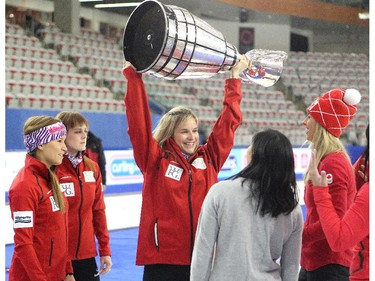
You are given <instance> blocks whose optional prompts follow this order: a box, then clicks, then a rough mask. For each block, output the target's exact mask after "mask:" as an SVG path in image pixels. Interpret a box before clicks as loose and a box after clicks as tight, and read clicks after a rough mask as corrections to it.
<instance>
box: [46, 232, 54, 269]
mask: <svg viewBox="0 0 375 281" xmlns="http://www.w3.org/2000/svg"><path fill="white" fill-rule="evenodd" d="M54 240H55V238H53V237H52V238H51V244H50V247H51V248H50V250H49V261H48V265H49V266H51V265H52V256H53V244H54Z"/></svg>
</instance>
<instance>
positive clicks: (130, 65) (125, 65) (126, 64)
mask: <svg viewBox="0 0 375 281" xmlns="http://www.w3.org/2000/svg"><path fill="white" fill-rule="evenodd" d="M128 67H132V68H133V69H134V70H135V67H134V66H133V65H132V64H131V62H130V61H124V62H123V63H122V69H123V70H124V69H126V68H128Z"/></svg>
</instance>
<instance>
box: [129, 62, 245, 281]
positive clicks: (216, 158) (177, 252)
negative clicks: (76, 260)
mask: <svg viewBox="0 0 375 281" xmlns="http://www.w3.org/2000/svg"><path fill="white" fill-rule="evenodd" d="M248 64H249V61H248V60H247V58H246V57H242V58H241V59H240V61H239V63H237V65H235V66H234V67H233V70H232V78H230V79H227V80H226V82H225V94H224V98H223V109H222V112H221V114H220V116H219V118H218V119H217V121H216V123H215V125H214V127H213V129H212V133H211V134H210V136H209V137H208V139H207V142H206V143H205V144H204V145H200V142H199V133H198V130H199V127H198V126H199V125H198V118H197V117H196V115H195V114H194V113H193V112H192V111H191V110H190V109H189V108H187V107H185V106H177V107H175V108H172V109H171V110H170V111H169V112H167V113H166V114H165V115H164V116H163V117H162V118H161V120H160V122H159V123H158V125H157V127H156V128H155V131H154V134H153V133H152V124H151V113H150V109H149V106H148V99H147V95H146V90H145V86H144V84H143V81H142V76H141V74H139V73H136V71H135V70H134V68H133V66H132V65H131V64H130V63H129V62H125V64H124V69H123V74H124V76H125V77H126V78H127V80H128V89H127V93H126V95H125V98H124V101H125V105H126V117H127V119H128V125H129V128H128V133H129V136H130V140H131V142H132V145H133V150H134V158H135V161H136V163H137V165H138V167H139V168H140V170H141V171H142V173H143V177H144V183H143V189H142V200H143V203H142V210H141V220H140V226H139V236H138V248H137V258H136V264H137V265H144V275H143V280H144V281H158V280H160V281H169V280H171V281H189V279H190V263H191V256H192V252H193V246H194V239H195V231H196V227H197V222H198V216H199V212H200V208H201V205H202V202H203V200H204V198H205V196H206V194H207V192H208V190H209V188H210V187H211V186H212V185H213V184H214V183H216V182H217V180H218V174H219V172H220V169H221V168H222V166H223V165H224V162H225V161H226V159H227V157H228V155H229V153H230V151H231V149H232V147H233V140H234V133H235V131H236V129H237V127H238V126H239V125H240V123H241V121H242V113H241V110H240V101H241V98H242V92H241V79H239V74H240V73H241V72H242V71H243V70H244V69H245V68H246V67H247V65H248Z"/></svg>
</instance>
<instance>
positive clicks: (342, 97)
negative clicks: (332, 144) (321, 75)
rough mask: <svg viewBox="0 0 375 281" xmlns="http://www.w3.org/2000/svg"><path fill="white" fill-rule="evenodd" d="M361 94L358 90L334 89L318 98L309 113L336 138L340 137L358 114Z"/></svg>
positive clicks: (310, 107)
mask: <svg viewBox="0 0 375 281" xmlns="http://www.w3.org/2000/svg"><path fill="white" fill-rule="evenodd" d="M360 100H361V94H360V93H359V92H358V91H357V90H356V89H346V90H345V89H332V90H330V91H328V92H327V93H325V94H324V95H322V96H321V97H319V98H317V99H316V100H315V101H314V102H313V103H312V104H311V105H310V106H309V107H308V108H307V109H306V111H307V113H308V114H310V116H311V117H312V118H314V119H315V121H317V122H318V123H319V124H320V125H322V126H323V127H324V128H326V130H327V131H328V132H330V133H331V134H332V135H334V136H335V137H337V138H338V137H340V135H341V133H342V132H343V131H344V129H345V128H346V126H347V125H348V124H349V121H350V120H352V119H353V118H354V116H355V114H356V112H357V106H356V105H357V104H358V103H359V102H360Z"/></svg>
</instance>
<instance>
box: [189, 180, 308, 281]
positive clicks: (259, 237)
mask: <svg viewBox="0 0 375 281" xmlns="http://www.w3.org/2000/svg"><path fill="white" fill-rule="evenodd" d="M242 181H243V178H237V179H234V180H227V181H223V182H220V183H217V184H215V185H214V186H213V187H212V188H211V190H210V192H209V193H208V195H207V197H206V201H205V203H204V205H203V207H202V211H201V218H200V220H201V219H202V216H203V218H210V222H211V223H207V224H206V226H207V225H208V227H206V228H205V229H204V232H203V231H202V233H197V235H202V236H204V237H202V239H200V240H199V241H197V243H203V242H202V241H210V242H214V241H215V239H216V235H217V243H216V251H215V257H214V261H213V268H212V272H211V273H210V279H207V280H223V281H224V280H236V281H240V280H297V275H298V271H299V261H300V248H301V247H300V246H301V235H302V228H303V217H302V211H301V207H300V206H297V207H296V208H295V209H294V210H293V211H292V212H291V213H290V214H288V215H284V214H281V215H279V216H277V217H276V218H274V217H272V216H271V215H270V214H266V215H265V216H263V217H262V216H261V215H260V213H259V212H256V210H257V204H258V201H257V200H254V198H253V197H252V196H253V195H252V192H251V191H250V187H249V183H250V182H249V181H247V182H246V183H245V185H244V186H242ZM212 216H215V217H216V219H215V220H214V219H213V218H212ZM214 222H215V223H216V225H215V223H214ZM200 223H201V222H200ZM198 231H199V230H198ZM195 246H196V247H197V248H201V247H202V245H195ZM204 246H206V247H211V245H209V244H206V245H204ZM202 252H203V251H202ZM206 252H207V251H206ZM195 258H198V259H200V258H202V260H199V261H197V263H201V262H207V261H209V260H210V258H211V257H209V256H207V257H203V256H201V255H199V253H197V255H196V256H195ZM205 259H207V261H205ZM280 262H282V266H280ZM202 268H205V267H202ZM192 272H193V275H192V276H193V277H194V278H193V279H192V280H194V281H195V280H206V279H204V278H203V279H200V277H198V276H199V274H201V275H202V276H205V275H206V274H208V273H204V272H194V270H193V271H192Z"/></svg>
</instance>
